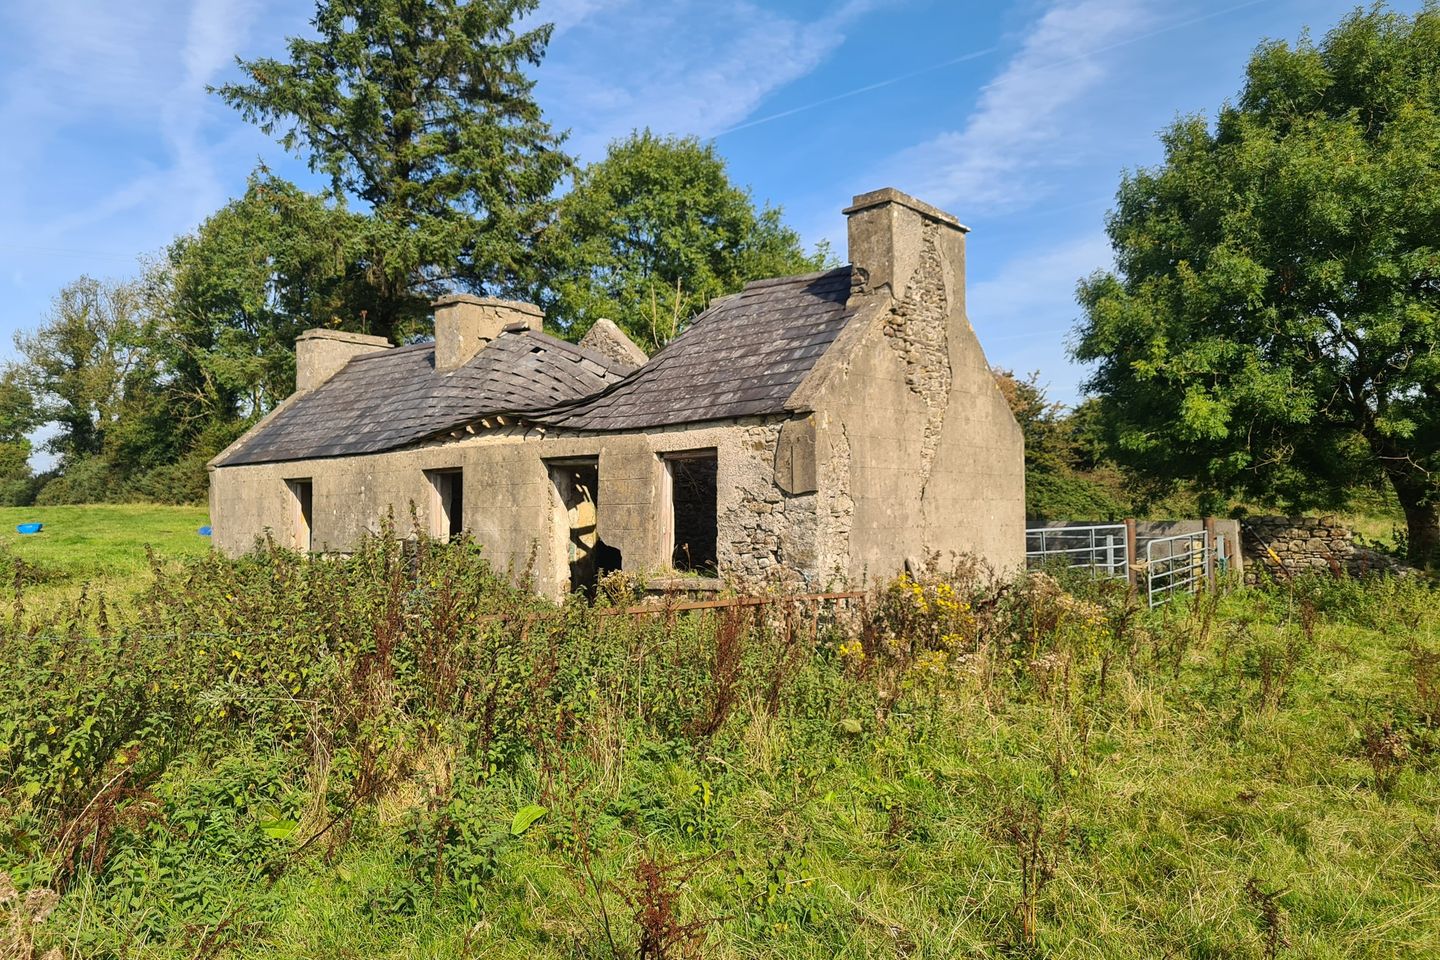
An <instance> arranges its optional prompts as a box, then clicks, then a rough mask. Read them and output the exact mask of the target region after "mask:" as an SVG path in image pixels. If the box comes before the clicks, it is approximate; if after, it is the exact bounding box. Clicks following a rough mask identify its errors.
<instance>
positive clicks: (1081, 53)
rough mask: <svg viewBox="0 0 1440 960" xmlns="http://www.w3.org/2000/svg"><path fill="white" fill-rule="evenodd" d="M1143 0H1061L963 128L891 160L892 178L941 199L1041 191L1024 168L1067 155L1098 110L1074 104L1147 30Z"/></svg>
mask: <svg viewBox="0 0 1440 960" xmlns="http://www.w3.org/2000/svg"><path fill="white" fill-rule="evenodd" d="M1148 20H1149V15H1148V12H1147V10H1146V8H1145V5H1144V2H1143V0H1060V2H1057V3H1055V4H1053V5H1052V6H1051V7H1050V8H1049V9H1048V10H1047V11H1046V12H1045V14H1044V15H1043V16H1041V17H1040V18H1039V20H1038V21H1036V22H1035V24H1034V25H1033V27H1032V29H1031V30H1030V32H1029V34H1028V35H1027V36H1026V38H1025V40H1024V42H1023V43H1022V45H1021V47H1020V50H1019V51H1018V52H1017V53H1016V54H1015V56H1014V57H1013V58H1012V59H1011V60H1010V61H1009V63H1007V64H1006V66H1005V67H1004V69H1003V70H1002V71H1001V72H1000V73H999V74H998V75H997V76H996V77H995V78H994V79H993V80H992V81H990V83H988V84H986V86H985V88H984V90H982V91H981V94H980V98H979V101H978V103H977V104H976V108H975V110H974V111H973V112H972V113H971V115H970V116H969V117H968V118H967V120H966V121H965V124H964V126H963V127H962V128H961V129H958V130H952V131H948V132H945V133H942V134H940V135H938V136H936V137H934V138H932V139H930V140H928V141H926V142H924V143H921V144H919V145H918V146H915V147H911V148H909V149H907V150H905V151H903V152H901V153H900V154H898V155H897V156H895V157H893V158H891V160H890V161H889V162H887V163H886V165H885V166H886V172H887V173H888V174H889V175H890V177H891V178H892V179H895V180H897V181H899V182H903V183H904V184H905V186H906V189H909V190H911V191H913V192H915V193H917V194H918V195H919V196H923V197H925V198H926V199H927V200H930V201H931V202H933V203H937V204H939V205H941V206H947V207H955V206H963V209H964V210H965V211H966V213H967V214H973V213H974V212H975V211H976V210H977V209H983V210H987V211H994V210H1002V209H1010V208H1013V207H1015V206H1018V205H1020V204H1021V203H1022V202H1023V201H1024V200H1025V198H1027V197H1028V196H1032V195H1033V194H1034V192H1035V189H1036V188H1035V184H1034V183H1033V182H1032V178H1031V177H1029V176H1026V174H1029V173H1033V172H1034V171H1035V170H1037V169H1043V168H1046V167H1053V166H1055V165H1058V164H1063V163H1064V162H1065V161H1066V159H1067V158H1066V155H1065V152H1064V151H1065V150H1067V149H1071V150H1073V149H1075V146H1074V144H1075V139H1076V138H1075V137H1074V136H1073V134H1074V132H1075V131H1076V129H1077V128H1078V127H1079V126H1080V125H1081V124H1082V123H1093V122H1094V118H1095V116H1096V113H1095V111H1094V110H1091V109H1086V110H1084V111H1083V118H1082V116H1081V114H1082V112H1081V111H1074V110H1072V108H1074V107H1075V106H1076V105H1077V104H1079V103H1080V102H1081V101H1083V100H1084V99H1085V98H1086V97H1087V96H1089V95H1091V94H1092V93H1093V92H1094V91H1095V90H1096V89H1097V87H1099V86H1100V84H1101V83H1102V81H1104V80H1105V78H1106V76H1107V72H1108V65H1107V62H1106V60H1105V57H1104V56H1103V51H1105V50H1107V49H1111V48H1113V47H1114V46H1115V45H1116V43H1117V41H1123V40H1125V39H1127V38H1129V37H1133V36H1135V35H1137V34H1139V33H1140V32H1141V31H1142V30H1143V28H1144V27H1145V26H1146V24H1147V22H1148Z"/></svg>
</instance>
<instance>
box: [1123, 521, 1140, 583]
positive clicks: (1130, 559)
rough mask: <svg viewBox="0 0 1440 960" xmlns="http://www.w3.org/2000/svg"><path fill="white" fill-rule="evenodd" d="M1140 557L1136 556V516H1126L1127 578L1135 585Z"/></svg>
mask: <svg viewBox="0 0 1440 960" xmlns="http://www.w3.org/2000/svg"><path fill="white" fill-rule="evenodd" d="M1139 562H1140V558H1139V557H1137V556H1135V518H1134V517H1126V518H1125V579H1126V581H1128V582H1129V584H1130V586H1132V587H1133V586H1135V567H1136V565H1137V564H1139Z"/></svg>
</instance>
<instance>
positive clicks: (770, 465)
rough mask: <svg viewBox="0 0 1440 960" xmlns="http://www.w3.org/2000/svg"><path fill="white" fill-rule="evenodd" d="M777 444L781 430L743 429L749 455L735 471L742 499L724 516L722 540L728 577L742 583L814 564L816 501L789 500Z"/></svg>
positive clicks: (810, 497) (804, 496) (806, 496)
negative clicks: (778, 472) (780, 482)
mask: <svg viewBox="0 0 1440 960" xmlns="http://www.w3.org/2000/svg"><path fill="white" fill-rule="evenodd" d="M779 439H780V427H779V426H778V425H774V424H766V425H757V426H749V427H746V428H744V438H743V441H742V449H743V450H744V451H745V453H746V456H745V462H744V463H743V464H742V465H741V467H742V469H741V470H739V471H737V473H739V474H740V476H739V477H738V483H737V486H738V487H739V492H740V500H739V503H738V504H737V505H736V506H734V507H731V508H729V509H726V510H724V511H722V514H721V516H720V523H719V530H720V541H721V542H722V543H727V544H729V546H730V550H731V554H730V563H729V564H728V566H727V568H726V570H727V573H729V574H730V575H732V576H735V577H737V578H739V579H742V580H759V579H764V578H767V577H770V576H773V575H775V574H776V573H778V572H780V570H787V571H790V572H805V571H809V570H811V569H813V567H814V564H815V556H814V547H813V544H814V543H815V535H816V530H817V527H818V520H817V516H816V509H815V507H816V501H817V497H816V495H815V494H813V493H807V494H801V495H798V496H787V495H786V494H785V493H784V492H782V491H781V490H780V488H779V487H777V486H776V485H775V482H774V475H773V470H774V459H775V447H776V445H777V444H778V443H779Z"/></svg>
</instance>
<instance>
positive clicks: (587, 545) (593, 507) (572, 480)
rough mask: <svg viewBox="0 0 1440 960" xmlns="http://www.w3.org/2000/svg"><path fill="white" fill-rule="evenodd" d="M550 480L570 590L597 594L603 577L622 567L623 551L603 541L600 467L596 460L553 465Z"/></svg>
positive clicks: (563, 569) (562, 462)
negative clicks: (557, 511) (557, 506)
mask: <svg viewBox="0 0 1440 960" xmlns="http://www.w3.org/2000/svg"><path fill="white" fill-rule="evenodd" d="M550 481H551V483H553V484H554V485H555V494H556V496H557V498H558V501H559V516H558V517H557V518H556V519H557V528H558V529H559V531H560V533H561V535H562V537H563V540H564V543H563V547H562V549H561V551H560V557H561V560H560V563H561V565H562V569H561V570H559V571H557V573H558V574H559V575H560V576H563V577H566V578H567V590H568V591H570V592H574V591H577V590H578V591H581V592H583V593H584V594H585V595H586V596H587V597H594V595H595V587H596V584H597V583H598V582H599V580H600V578H601V577H602V576H604V575H605V574H607V573H610V572H611V571H612V570H618V569H620V551H619V550H616V549H615V548H613V547H611V546H609V545H607V544H605V543H603V542H602V541H601V540H600V534H599V528H598V521H599V511H600V468H599V463H598V462H597V461H596V460H595V459H593V458H589V459H584V460H565V461H558V462H555V463H551V464H550Z"/></svg>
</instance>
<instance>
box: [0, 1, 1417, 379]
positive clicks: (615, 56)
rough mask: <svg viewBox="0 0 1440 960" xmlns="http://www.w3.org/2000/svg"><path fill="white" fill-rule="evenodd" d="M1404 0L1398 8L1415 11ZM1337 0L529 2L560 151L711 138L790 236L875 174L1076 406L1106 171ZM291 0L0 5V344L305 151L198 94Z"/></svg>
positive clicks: (298, 20)
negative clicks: (944, 238) (565, 143)
mask: <svg viewBox="0 0 1440 960" xmlns="http://www.w3.org/2000/svg"><path fill="white" fill-rule="evenodd" d="M1418 5H1419V3H1418V0H1412V2H1400V3H1396V4H1395V6H1396V8H1397V9H1401V10H1406V11H1410V10H1413V9H1415V8H1417V7H1418ZM1354 6H1355V4H1354V2H1353V0H1251V2H1243V0H1232V2H1226V0H1024V2H1017V3H994V2H988V3H987V2H980V0H846V2H830V3H825V2H820V0H783V2H781V0H775V2H763V3H762V2H747V0H676V2H664V0H543V2H542V6H541V11H540V16H541V17H542V18H543V19H547V20H551V21H553V22H555V24H556V33H555V38H554V40H553V42H552V44H551V48H550V55H549V57H548V58H547V60H546V62H545V64H544V65H543V66H542V67H541V68H540V70H539V71H538V73H537V77H538V80H539V83H538V88H537V95H538V97H539V99H540V102H541V105H542V106H543V107H544V109H545V110H546V112H547V113H548V115H549V117H550V119H551V121H552V123H554V124H555V125H556V126H557V127H559V128H562V129H568V130H569V131H570V137H571V139H570V148H571V150H572V151H573V152H575V153H577V154H578V155H579V156H580V158H581V159H582V160H591V159H595V158H597V157H599V156H601V155H603V153H604V148H605V144H606V143H607V142H608V141H609V140H611V139H613V138H615V137H619V136H623V135H624V134H626V133H628V132H629V131H630V130H632V129H634V128H637V127H645V126H649V127H650V128H652V129H654V130H656V131H657V132H664V133H677V134H697V135H699V136H702V137H711V138H715V140H716V143H717V144H718V147H719V150H720V151H721V153H722V154H723V155H724V156H725V157H726V158H727V159H728V160H729V163H730V168H731V173H732V176H733V178H734V179H735V180H736V181H737V182H740V183H744V184H748V185H749V186H750V187H751V188H752V189H753V191H754V193H755V196H756V197H757V199H759V200H762V201H770V202H772V203H775V204H778V205H780V206H782V207H783V208H784V210H785V213H786V217H787V219H788V220H789V222H790V223H791V224H792V225H793V226H795V227H796V228H797V229H799V230H800V231H801V233H802V234H803V236H804V237H805V238H806V240H807V242H810V243H813V242H816V241H819V240H829V241H830V242H831V243H832V244H833V245H834V247H835V249H836V251H838V252H840V253H841V254H843V251H844V233H845V228H844V218H843V217H842V216H841V215H840V210H841V208H843V207H844V206H846V205H847V203H848V201H849V198H850V197H851V196H852V195H853V194H855V193H860V192H864V191H866V190H871V189H874V188H876V187H880V186H895V187H898V188H900V189H902V190H905V191H907V192H910V193H913V194H915V195H917V196H919V197H921V198H922V199H924V200H927V201H929V202H931V203H934V204H936V205H937V206H940V207H943V208H945V209H947V210H950V211H952V212H953V213H955V214H956V215H957V216H959V217H960V219H961V220H962V221H963V222H964V223H966V224H967V225H968V226H970V227H971V228H972V231H973V232H972V233H971V234H970V239H969V309H970V317H971V321H972V323H973V324H974V326H975V328H976V331H977V332H978V334H979V336H980V339H981V342H982V344H983V345H984V346H985V348H986V351H987V353H988V354H989V357H990V360H991V362H992V363H994V364H997V365H1000V366H1005V367H1010V368H1013V369H1016V370H1019V371H1031V370H1038V371H1040V373H1041V376H1042V379H1043V380H1044V381H1045V382H1047V383H1048V384H1049V385H1050V388H1051V392H1052V395H1053V396H1054V397H1055V398H1057V399H1060V400H1064V401H1072V400H1074V399H1075V398H1076V397H1077V395H1078V385H1079V383H1080V382H1081V381H1082V380H1083V377H1084V371H1083V370H1082V369H1080V368H1078V367H1076V366H1074V365H1073V364H1071V363H1070V362H1069V361H1068V360H1067V358H1066V355H1065V340H1066V337H1067V335H1068V333H1069V331H1070V329H1071V327H1072V326H1073V324H1074V321H1075V318H1076V315H1077V308H1076V306H1075V304H1074V296H1073V293H1074V287H1075V282H1076V280H1077V279H1078V278H1080V277H1082V276H1084V275H1086V274H1088V273H1090V272H1091V271H1093V270H1095V269H1097V268H1100V267H1104V266H1106V265H1107V264H1108V263H1109V260H1110V255H1109V248H1108V245H1107V243H1106V240H1105V236H1104V232H1103V231H1104V215H1105V212H1106V210H1107V209H1108V208H1109V206H1110V202H1111V199H1112V198H1113V196H1114V192H1115V187H1116V184H1117V182H1118V178H1119V176H1120V173H1121V171H1122V170H1124V169H1126V168H1134V167H1136V166H1142V165H1146V164H1151V163H1154V162H1156V161H1157V160H1158V158H1159V148H1158V145H1157V140H1156V133H1157V131H1159V130H1160V129H1161V128H1162V127H1164V126H1165V125H1166V124H1168V123H1169V122H1170V121H1171V120H1172V119H1173V118H1174V117H1175V116H1176V115H1177V114H1182V113H1194V112H1204V113H1207V114H1211V115H1213V113H1214V110H1215V109H1216V107H1218V106H1219V104H1220V103H1221V102H1222V101H1224V99H1225V98H1227V97H1231V96H1233V95H1234V94H1235V92H1236V91H1237V90H1238V89H1239V86H1240V82H1241V77H1242V71H1243V69H1244V65H1245V62H1246V59H1247V58H1248V56H1249V54H1250V52H1251V50H1252V49H1253V48H1254V46H1255V45H1256V44H1257V43H1258V42H1259V41H1260V40H1262V39H1264V38H1284V39H1294V38H1295V37H1296V36H1297V35H1298V34H1299V32H1300V31H1301V29H1302V28H1303V27H1305V26H1307V25H1308V26H1310V27H1311V28H1312V29H1313V30H1314V31H1315V32H1316V33H1320V32H1323V31H1324V30H1325V29H1327V28H1328V27H1329V26H1331V25H1332V24H1333V23H1334V22H1335V21H1336V20H1338V19H1339V18H1340V17H1341V16H1343V15H1344V14H1345V13H1347V12H1349V11H1350V10H1351V9H1353V8H1354ZM312 10H313V7H312V6H311V4H309V3H307V2H302V0H288V2H277V0H139V2H135V3H128V4H122V3H114V2H113V0H43V2H37V3H31V2H22V0H3V2H0V130H4V131H5V133H4V137H3V141H0V142H3V145H0V264H3V269H0V289H3V296H0V334H3V337H0V350H4V351H6V352H13V351H12V348H11V346H10V340H11V335H12V334H13V333H14V332H15V331H16V330H21V329H29V328H32V327H34V326H35V325H36V324H37V323H38V322H39V321H40V320H41V319H42V318H43V316H44V314H45V311H46V310H47V308H48V305H49V302H50V298H51V297H52V296H53V295H54V294H55V292H56V291H57V290H58V289H59V288H60V286H62V285H63V284H64V283H66V282H67V281H69V280H71V279H73V278H75V277H76V276H79V275H80V274H83V273H89V274H92V275H97V276H115V277H120V276H127V275H131V274H133V273H135V272H136V270H137V262H138V259H139V258H140V257H142V256H145V255H152V256H153V255H155V254H157V253H158V252H159V251H160V250H162V249H163V247H164V246H165V245H166V244H167V243H168V242H169V241H170V240H171V239H172V238H173V237H174V236H176V235H177V234H181V233H184V232H186V231H189V230H191V229H193V228H194V227H195V225H196V224H197V223H199V221H200V220H202V219H203V218H204V217H205V216H206V215H207V214H209V213H210V212H212V211H214V210H215V209H216V208H217V207H219V206H220V205H221V204H222V203H224V202H225V201H226V200H227V199H228V198H230V197H233V196H235V195H237V194H238V193H239V192H241V191H242V190H243V188H244V182H245V177H246V175H247V173H249V172H250V171H251V170H252V169H253V168H254V167H255V165H256V164H257V163H258V162H261V161H263V162H265V163H266V164H268V165H270V166H271V167H272V168H274V169H275V170H277V171H278V172H280V173H282V174H284V175H287V176H291V177H293V178H295V179H296V180H298V181H300V182H302V183H313V180H311V179H310V178H308V176H307V174H306V171H305V169H304V165H303V164H302V163H300V162H299V161H297V160H295V159H294V158H289V157H286V156H285V154H284V153H283V151H281V149H280V148H279V147H278V146H277V145H276V144H274V143H273V142H272V141H270V140H269V139H268V138H266V137H265V136H264V135H263V134H261V133H260V132H258V131H257V130H255V129H253V128H251V127H249V126H247V125H246V124H245V123H243V122H242V121H241V120H240V119H239V117H238V116H237V115H235V114H234V113H233V112H232V111H230V110H229V109H228V108H226V107H225V106H224V105H223V104H221V103H220V102H219V101H218V100H217V99H216V98H214V97H212V96H209V95H207V94H206V92H205V85H206V84H207V83H217V82H221V81H224V80H226V79H228V78H230V77H232V76H233V75H234V74H235V69H234V66H233V59H232V58H233V57H234V56H235V55H237V54H238V55H241V56H243V57H246V58H249V57H255V56H259V55H266V54H278V53H280V52H281V51H282V49H283V43H284V38H285V37H286V36H287V35H291V34H295V33H299V32H303V31H306V30H307V20H308V18H309V16H310V14H311V13H312Z"/></svg>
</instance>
